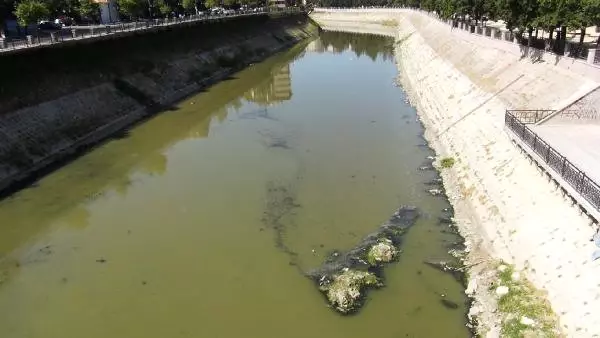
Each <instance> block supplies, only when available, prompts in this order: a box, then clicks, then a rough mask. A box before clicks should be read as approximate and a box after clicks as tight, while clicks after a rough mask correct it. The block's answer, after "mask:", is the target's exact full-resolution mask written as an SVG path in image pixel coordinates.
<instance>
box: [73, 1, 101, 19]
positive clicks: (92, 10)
mask: <svg viewBox="0 0 600 338" xmlns="http://www.w3.org/2000/svg"><path fill="white" fill-rule="evenodd" d="M77 12H78V14H79V16H80V17H82V18H91V19H94V18H96V17H97V16H98V13H99V12H100V5H98V4H97V3H96V2H94V1H92V0H79V7H78V8H77Z"/></svg>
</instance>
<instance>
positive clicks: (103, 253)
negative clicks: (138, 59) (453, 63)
mask: <svg viewBox="0 0 600 338" xmlns="http://www.w3.org/2000/svg"><path fill="white" fill-rule="evenodd" d="M391 45H392V41H391V40H388V39H386V38H381V37H375V36H367V35H353V34H345V33H344V34H342V33H328V32H324V33H323V34H322V36H321V37H320V38H319V39H316V40H314V41H312V42H310V43H307V44H303V45H300V46H296V47H295V48H293V49H292V50H289V51H287V52H285V53H282V54H279V55H276V56H274V57H272V58H270V59H268V60H266V61H265V62H262V63H260V64H256V65H252V66H251V67H249V68H248V69H246V70H244V71H242V72H240V73H238V74H235V75H234V76H232V77H231V78H230V79H228V80H226V81H224V82H222V83H220V84H218V85H215V86H213V87H211V88H209V89H207V90H206V91H204V92H202V93H199V94H197V95H195V96H193V97H190V98H189V99H187V100H185V101H183V102H180V103H179V104H177V105H175V106H174V107H173V109H171V110H169V111H166V112H164V113H162V114H160V115H157V116H156V117H155V118H153V119H151V120H148V121H146V122H144V123H143V124H140V125H138V126H136V127H135V128H132V129H131V130H129V131H127V132H126V133H123V134H122V135H119V137H118V138H115V139H113V140H110V141H108V142H106V143H105V144H104V145H102V146H99V147H97V148H96V149H94V150H92V151H90V152H89V153H88V154H86V155H84V156H82V157H80V158H78V159H76V160H74V161H73V162H71V163H70V164H68V165H66V166H64V167H63V168H61V169H59V170H57V171H55V172H54V173H52V174H49V175H48V176H46V177H44V178H43V179H41V180H40V181H39V182H37V183H36V184H35V185H34V186H32V187H30V188H27V189H24V190H22V191H20V192H17V193H15V194H13V195H12V196H10V197H9V198H6V199H4V200H2V201H0V314H1V315H0V337H3V338H25V337H27V338H80V337H87V338H106V337H144V338H166V337H209V338H213V337H214V338H217V337H219V338H221V337H222V338H233V337H245V338H251V337H256V338H279V337H299V338H300V337H302V338H304V337H327V338H338V337H339V338H342V337H343V338H354V337H356V338H358V337H361V338H362V337H378V338H388V337H389V338H392V337H393V338H397V337H467V336H469V332H468V330H467V329H466V328H465V312H466V305H465V298H464V290H463V287H462V285H461V284H460V283H458V282H457V281H455V280H454V278H453V277H452V276H450V275H448V274H444V273H442V272H440V271H437V270H435V269H432V268H431V267H429V266H427V265H425V264H424V263H423V261H424V260H428V259H448V258H449V254H448V249H449V248H451V247H452V245H454V244H455V243H456V242H457V241H459V238H458V237H457V236H456V235H455V234H453V233H452V231H449V228H448V226H447V225H444V224H440V222H439V217H443V216H444V215H445V214H444V212H443V209H445V208H448V206H449V205H448V203H447V201H446V200H445V199H444V198H443V197H440V196H432V195H431V194H429V193H428V192H427V190H428V189H430V188H431V187H430V186H428V185H427V184H426V183H427V182H429V181H431V180H433V179H435V178H436V173H435V172H434V171H420V170H418V168H419V167H421V166H423V165H424V163H425V165H426V164H427V161H428V160H427V158H428V156H432V155H433V153H432V152H431V151H430V150H429V148H427V147H426V145H425V142H424V140H423V138H422V136H421V135H422V132H423V130H422V126H421V124H420V123H419V122H418V120H417V116H416V113H415V110H414V109H413V108H411V107H410V106H409V105H408V104H407V103H406V102H405V98H404V94H403V92H402V90H401V89H400V88H397V87H396V86H395V85H394V82H395V77H396V67H395V65H394V63H393V58H392V54H391ZM429 162H430V161H429ZM401 205H414V206H417V207H418V208H419V210H420V212H421V217H420V219H419V220H418V222H417V223H416V224H415V225H414V226H413V227H412V228H411V229H410V230H409V232H408V233H407V235H406V236H405V238H404V243H403V246H402V250H403V252H402V254H401V255H400V259H399V261H398V262H397V263H394V264H391V265H388V266H387V267H386V269H385V280H386V287H384V288H381V289H378V290H372V291H370V292H369V293H368V297H367V299H366V302H365V305H364V307H363V308H362V309H361V311H360V312H359V313H357V314H354V315H352V316H341V315H339V314H338V313H336V312H335V311H333V310H332V309H330V308H328V306H327V302H326V300H325V298H324V297H323V295H322V294H321V293H319V291H318V289H317V287H316V286H315V284H314V283H313V282H312V281H311V280H310V279H308V278H307V277H305V276H304V272H306V271H309V270H310V269H314V268H317V267H318V266H319V265H320V264H322V263H323V261H324V259H325V257H326V256H327V255H328V253H330V252H332V251H333V250H348V249H350V248H352V246H353V245H356V244H357V243H358V242H359V241H360V240H361V239H362V238H363V237H364V236H366V235H367V234H369V233H370V232H372V231H374V230H375V229H376V228H377V227H378V226H379V225H380V224H381V223H382V222H384V221H385V220H387V219H388V218H389V217H390V216H391V215H392V213H393V212H394V211H395V210H396V209H397V208H398V207H399V206H401ZM444 300H445V301H446V302H445V303H446V304H444ZM449 302H450V303H452V304H456V306H448V303H449Z"/></svg>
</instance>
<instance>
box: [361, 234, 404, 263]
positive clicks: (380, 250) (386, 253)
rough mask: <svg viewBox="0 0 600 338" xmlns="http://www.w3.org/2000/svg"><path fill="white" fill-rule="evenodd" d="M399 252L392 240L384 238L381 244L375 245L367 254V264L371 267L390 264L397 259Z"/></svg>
mask: <svg viewBox="0 0 600 338" xmlns="http://www.w3.org/2000/svg"><path fill="white" fill-rule="evenodd" d="M397 253H398V251H397V250H396V248H395V247H394V244H393V243H392V241H391V240H389V239H387V238H384V239H382V240H381V242H379V243H377V244H375V245H373V246H372V247H371V249H370V250H369V253H368V254H367V262H369V264H371V265H377V264H379V263H389V262H391V261H392V260H394V258H395V257H396V254H397Z"/></svg>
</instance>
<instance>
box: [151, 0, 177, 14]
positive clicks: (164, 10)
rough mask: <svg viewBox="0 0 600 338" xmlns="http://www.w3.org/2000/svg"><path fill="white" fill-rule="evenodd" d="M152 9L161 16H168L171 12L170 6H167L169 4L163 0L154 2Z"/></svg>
mask: <svg viewBox="0 0 600 338" xmlns="http://www.w3.org/2000/svg"><path fill="white" fill-rule="evenodd" d="M154 7H155V8H156V10H157V11H158V13H159V14H160V15H162V16H168V15H169V14H171V12H172V11H173V9H172V8H171V6H169V4H168V3H167V2H166V1H165V0H156V1H155V3H154Z"/></svg>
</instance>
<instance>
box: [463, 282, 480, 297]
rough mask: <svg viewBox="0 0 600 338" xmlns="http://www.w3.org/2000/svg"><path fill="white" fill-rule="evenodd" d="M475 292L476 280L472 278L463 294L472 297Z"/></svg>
mask: <svg viewBox="0 0 600 338" xmlns="http://www.w3.org/2000/svg"><path fill="white" fill-rule="evenodd" d="M475 291H477V279H476V278H472V279H471V280H470V281H469V284H467V289H466V290H465V294H467V295H473V294H475Z"/></svg>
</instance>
